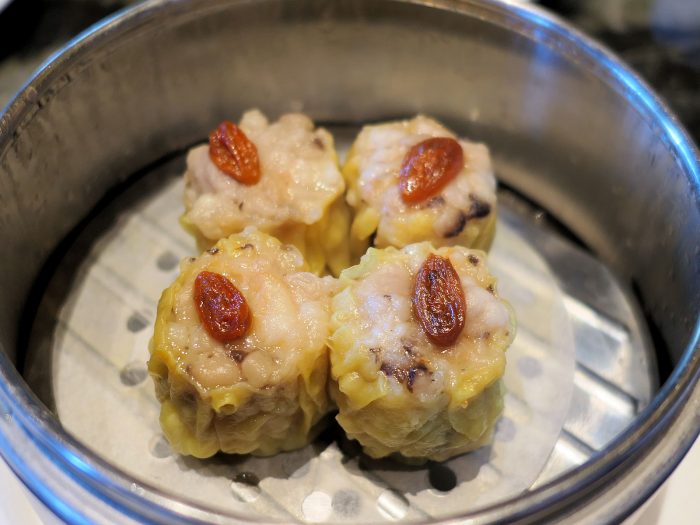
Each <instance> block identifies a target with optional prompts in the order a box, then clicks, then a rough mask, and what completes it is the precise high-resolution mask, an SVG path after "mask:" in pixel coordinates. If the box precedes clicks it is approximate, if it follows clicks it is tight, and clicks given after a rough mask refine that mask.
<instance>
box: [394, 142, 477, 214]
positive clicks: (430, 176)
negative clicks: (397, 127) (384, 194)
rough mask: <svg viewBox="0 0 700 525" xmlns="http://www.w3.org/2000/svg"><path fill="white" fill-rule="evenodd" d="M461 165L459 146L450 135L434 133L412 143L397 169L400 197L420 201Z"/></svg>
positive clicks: (406, 200) (454, 173) (437, 188)
mask: <svg viewBox="0 0 700 525" xmlns="http://www.w3.org/2000/svg"><path fill="white" fill-rule="evenodd" d="M463 167H464V152H463V151H462V146H460V145H459V142H457V141H456V140H455V139H453V138H450V137H434V138H430V139H426V140H424V141H422V142H419V143H418V144H416V145H414V146H413V147H412V148H411V149H410V150H408V153H406V156H405V157H404V159H403V162H402V164H401V171H400V172H399V189H400V191H401V197H402V199H403V201H404V202H405V203H407V204H415V203H418V202H421V201H424V200H426V199H428V198H430V197H432V196H434V195H435V194H436V193H438V192H439V191H440V190H441V189H442V188H444V187H445V186H446V185H447V183H448V182H450V181H451V180H452V179H454V178H455V177H456V176H457V174H458V173H459V172H460V171H461V170H462V168H463Z"/></svg>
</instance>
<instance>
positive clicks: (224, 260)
mask: <svg viewBox="0 0 700 525" xmlns="http://www.w3.org/2000/svg"><path fill="white" fill-rule="evenodd" d="M307 270H308V268H307V266H306V264H305V263H304V261H303V258H302V256H301V254H300V253H299V251H298V250H297V249H296V248H294V247H293V246H291V245H283V244H281V243H280V242H279V241H277V240H276V239H274V238H272V237H270V236H268V235H266V234H263V233H260V232H258V231H256V230H254V229H246V230H245V231H244V232H243V233H241V234H238V235H232V236H231V237H229V238H226V239H222V240H220V241H219V242H218V243H217V244H216V245H215V246H214V247H213V248H211V249H209V250H208V251H206V252H204V253H203V254H202V255H200V256H199V257H197V258H191V259H186V260H184V261H183V262H182V264H181V273H180V276H179V277H178V278H177V280H176V281H175V282H174V283H173V284H172V285H171V286H170V287H169V288H168V289H166V290H165V291H164V292H163V295H162V297H161V299H160V303H159V305H158V315H157V319H156V326H155V333H154V336H153V339H152V341H151V348H150V350H151V359H150V361H149V364H148V366H149V370H150V373H151V375H152V377H153V379H154V381H155V385H156V394H157V397H158V399H159V400H160V402H161V404H162V406H161V418H160V422H161V426H162V428H163V431H164V433H165V435H166V437H167V438H168V440H169V441H170V443H171V445H172V446H173V448H174V449H175V450H177V451H178V452H180V453H182V454H188V455H193V456H196V457H208V456H211V455H213V454H215V453H216V452H218V451H223V452H227V453H236V454H246V453H252V454H256V455H269V454H274V453H276V452H279V451H283V450H291V449H295V448H299V447H302V446H304V445H305V444H306V443H308V441H309V440H310V439H311V438H312V437H313V435H314V433H315V431H316V430H317V428H318V423H319V421H320V420H321V418H322V416H323V415H324V414H325V413H326V412H327V411H328V410H329V401H328V397H327V393H326V382H327V375H328V348H327V346H326V340H327V337H328V334H329V322H330V302H331V297H332V295H333V293H334V292H335V290H336V281H335V280H334V279H333V278H332V277H324V278H321V277H317V276H316V275H314V274H312V273H309V272H308V271H307Z"/></svg>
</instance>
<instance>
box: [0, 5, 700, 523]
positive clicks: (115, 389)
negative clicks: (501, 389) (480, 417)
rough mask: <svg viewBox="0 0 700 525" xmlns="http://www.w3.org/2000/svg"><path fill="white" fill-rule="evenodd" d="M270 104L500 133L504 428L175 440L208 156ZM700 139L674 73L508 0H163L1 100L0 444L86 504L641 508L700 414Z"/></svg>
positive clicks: (336, 511) (375, 513)
mask: <svg viewBox="0 0 700 525" xmlns="http://www.w3.org/2000/svg"><path fill="white" fill-rule="evenodd" d="M250 107H260V108H261V109H263V110H264V111H266V112H267V113H268V114H270V115H272V116H276V115H279V114H281V113H283V112H287V111H304V112H305V113H308V114H309V115H310V116H311V117H312V118H314V119H315V120H316V121H317V122H319V123H321V124H323V125H324V126H326V127H328V128H329V129H330V130H331V131H332V132H333V134H334V136H335V137H336V142H337V146H338V147H339V150H340V151H341V155H342V151H343V150H344V149H345V148H347V146H348V144H349V143H350V141H351V140H352V137H353V136H354V134H355V133H356V132H357V130H358V129H359V127H360V126H362V125H363V124H366V123H368V122H376V121H381V120H387V119H392V118H399V117H406V116H411V115H414V114H416V113H424V114H428V115H431V116H434V117H436V118H438V119H440V120H442V121H444V122H445V123H446V124H447V125H449V126H450V127H452V128H453V129H455V131H457V132H458V133H460V134H461V135H464V136H467V137H469V138H470V139H472V140H478V141H482V142H485V143H486V144H488V145H489V147H490V149H491V153H492V156H493V160H494V164H495V169H496V174H497V176H498V178H499V181H500V184H501V186H500V189H499V199H500V201H499V202H500V204H499V224H498V233H497V235H496V243H495V245H494V248H493V250H492V253H491V255H490V256H489V261H490V262H489V264H490V265H491V266H492V268H493V271H494V272H495V273H496V274H497V276H498V277H499V282H500V289H501V292H502V294H503V295H504V296H505V297H507V298H508V299H509V300H511V302H512V303H513V305H514V307H515V309H516V313H517V314H518V322H519V330H518V336H517V338H516V341H515V343H514V345H513V347H512V348H511V349H510V350H509V353H508V360H509V365H508V372H507V373H506V377H505V384H506V388H507V394H506V398H505V406H506V408H505V412H504V416H503V418H502V419H501V420H500V421H499V424H498V426H497V429H496V434H495V438H494V443H493V445H492V446H490V447H487V448H485V449H482V450H480V451H478V452H476V453H473V454H468V455H465V456H463V457H460V458H455V459H453V460H450V461H448V462H445V463H428V464H426V465H419V466H405V465H399V464H397V463H394V462H391V461H373V460H370V459H369V458H367V457H365V456H363V455H362V454H361V452H360V451H359V450H358V447H357V446H356V444H354V443H353V442H348V441H347V439H345V438H344V437H343V435H342V433H341V432H339V431H338V429H337V428H336V427H335V426H334V425H332V424H331V425H330V427H329V430H328V431H327V432H325V433H324V434H322V435H321V437H320V438H319V439H318V440H317V441H316V442H314V443H313V444H312V445H310V446H308V447H306V448H305V449H302V450H301V451H297V452H292V453H286V454H280V455H278V456H275V457H273V458H249V457H243V458H234V457H215V458H212V459H210V460H206V461H195V460H192V459H187V458H181V457H178V456H177V455H175V454H173V453H172V451H171V450H170V448H169V446H168V444H167V442H165V441H164V440H163V438H162V437H161V435H160V432H159V429H158V423H157V403H156V402H155V399H154V396H153V392H152V385H151V384H150V381H149V380H148V378H147V374H146V371H145V360H146V359H147V344H148V338H149V335H150V334H149V331H150V330H151V328H152V323H153V320H154V316H155V304H156V301H157V299H158V295H159V293H160V290H161V289H162V288H163V287H164V286H166V285H167V284H168V283H169V282H170V281H171V280H172V279H173V278H174V276H175V275H176V274H177V263H178V260H179V258H180V257H184V256H189V255H192V254H193V253H194V243H193V241H192V240H191V239H190V238H189V237H188V236H187V235H186V234H185V233H184V232H182V231H181V230H180V229H179V226H178V224H177V219H178V216H179V214H180V213H181V211H182V208H181V202H180V193H181V191H182V186H181V184H182V182H181V178H180V175H181V173H182V170H183V165H184V164H183V163H184V160H183V159H184V152H185V151H186V150H187V148H188V147H190V146H192V145H194V144H196V143H198V142H201V141H203V140H204V139H205V138H206V135H207V132H208V131H209V130H210V128H211V127H212V125H214V124H216V123H217V122H218V121H219V120H221V119H222V118H237V117H238V116H239V115H240V114H241V112H242V111H244V110H245V109H247V108H250ZM699 178H700V159H699V157H698V151H697V150H696V149H695V147H694V146H693V145H692V143H691V141H690V139H689V138H688V136H687V135H686V133H685V132H684V131H683V130H682V128H681V127H680V126H679V124H678V122H677V121H676V119H675V118H674V117H673V115H671V114H670V113H669V111H668V110H667V109H666V107H665V106H664V104H663V103H662V102H661V101H659V100H658V99H657V98H656V97H655V95H654V94H653V93H651V92H650V90H649V88H648V87H647V86H646V85H645V84H644V83H643V82H642V81H641V80H639V79H638V78H637V77H636V76H635V75H634V74H633V73H631V72H630V71H629V70H628V69H626V68H625V67H624V66H623V65H622V64H621V63H620V62H619V61H618V60H617V59H616V58H615V57H614V56H612V55H611V54H610V53H609V52H607V51H606V50H605V49H603V48H601V47H600V46H599V45H597V44H596V43H594V42H592V41H590V40H589V39H587V38H586V37H584V36H583V35H581V34H580V33H578V32H577V31H575V30H574V29H572V28H570V27H569V26H567V25H566V24H565V23H563V22H561V21H559V20H557V19H555V18H554V17H552V16H551V15H549V14H547V13H545V12H543V11H541V10H540V9H538V8H536V7H531V6H525V5H521V4H518V3H514V2H508V1H502V2H499V1H495V0H480V1H477V0H466V1H449V0H433V1H430V2H428V1H422V0H412V1H401V0H336V1H333V2H330V1H321V0H299V1H294V2H292V1H284V0H259V1H256V2H253V1H247V0H198V1H195V0H192V1H184V0H181V1H175V0H173V1H164V0H162V1H150V2H146V3H144V4H142V5H138V6H136V7H134V8H131V9H129V10H126V11H124V12H122V13H120V14H118V15H117V16H115V17H113V18H110V19H108V20H106V21H104V22H102V23H101V24H98V25H97V26H95V27H93V28H92V29H90V30H89V31H87V32H86V33H84V34H83V35H81V36H80V37H78V38H77V39H76V40H74V41H73V42H72V43H71V44H70V45H69V46H67V47H66V48H65V49H64V50H63V51H61V52H60V53H59V54H58V55H56V56H55V57H54V58H53V59H52V60H51V61H50V62H48V63H47V64H46V65H45V66H44V67H43V68H42V69H41V70H40V71H39V72H38V73H37V74H36V76H35V77H34V78H33V79H31V80H30V81H29V83H28V84H27V85H26V86H25V88H24V89H23V90H22V92H21V93H20V94H19V95H18V96H17V97H16V98H15V100H14V101H13V102H12V103H11V104H10V105H9V107H8V108H7V109H6V111H5V113H4V114H3V115H2V117H0V239H1V240H2V246H3V248H4V252H3V253H4V256H3V260H2V266H1V269H2V271H0V289H2V290H3V294H2V298H1V299H0V347H1V348H2V352H0V453H2V455H3V457H4V458H5V460H6V461H7V462H8V463H9V465H10V466H11V468H12V469H13V470H14V472H15V473H16V474H17V475H18V476H19V477H20V478H21V479H22V480H23V482H24V483H25V484H26V485H27V486H28V487H29V489H30V490H31V491H32V492H33V493H34V494H35V495H36V496H38V498H39V499H40V500H41V501H42V502H43V503H44V504H46V505H47V506H48V507H49V508H50V509H51V510H52V511H53V512H55V513H56V514H57V515H58V516H59V517H61V518H62V519H64V520H66V521H68V522H75V523H84V522H105V523H121V522H123V523H130V522H163V523H182V522H192V521H194V522H214V523H224V522H280V521H283V522H289V521H324V522H353V523H355V522H365V523H369V522H386V521H396V520H406V521H412V522H424V523H428V522H430V523H432V522H441V523H456V522H462V521H464V520H466V519H469V520H470V522H472V523H494V522H499V523H501V522H519V523H530V522H532V523H540V522H543V521H566V520H571V521H576V522H577V523H599V522H606V521H618V520H620V519H622V518H624V517H625V516H627V515H629V514H630V513H631V512H632V511H633V510H634V509H635V508H636V507H637V506H639V505H640V503H641V502H643V501H644V500H645V499H646V498H648V497H649V496H650V495H651V494H652V493H653V491H654V490H655V489H656V488H657V487H658V486H659V485H660V484H661V483H662V482H663V480H664V479H665V478H666V477H667V476H668V474H669V473H670V472H671V471H672V470H673V468H674V467H675V466H676V465H677V463H678V462H679V461H680V460H681V458H682V457H683V455H684V454H685V452H686V451H687V449H688V448H689V447H690V445H691V443H692V442H693V441H694V439H695V437H696V436H697V434H698V431H699V429H700V387H698V379H699V377H700V350H698V348H697V343H698V313H699V311H700V205H699V203H700V201H699V198H698V189H699V184H698V180H699Z"/></svg>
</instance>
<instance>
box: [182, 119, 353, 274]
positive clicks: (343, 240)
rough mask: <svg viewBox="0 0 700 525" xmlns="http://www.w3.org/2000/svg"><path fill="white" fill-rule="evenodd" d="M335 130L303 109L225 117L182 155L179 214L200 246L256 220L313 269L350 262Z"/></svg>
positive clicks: (333, 268)
mask: <svg viewBox="0 0 700 525" xmlns="http://www.w3.org/2000/svg"><path fill="white" fill-rule="evenodd" d="M344 190H345V183H344V181H343V178H342V176H341V174H340V171H339V169H338V159H337V155H336V152H335V148H334V144H333V137H332V135H331V134H330V133H328V131H326V130H325V129H323V128H315V127H314V123H313V122H312V121H311V119H309V118H308V117H307V116H305V115H302V114H287V115H283V116H282V117H280V118H279V120H277V121H276V122H272V123H270V122H269V121H268V119H267V118H266V117H265V116H264V115H263V114H262V113H261V112H260V111H258V110H251V111H248V112H246V113H245V114H244V115H243V118H242V119H241V121H240V124H239V125H238V126H236V125H235V124H233V123H231V122H223V123H222V124H220V125H219V127H218V128H217V129H216V130H214V131H213V132H212V133H211V135H210V140H209V144H204V145H201V146H197V147H195V148H193V149H192V150H190V152H189V153H188V155H187V171H186V172H185V207H186V212H185V214H184V216H183V219H182V222H183V224H184V225H185V227H186V228H187V229H188V230H189V231H191V232H193V233H194V234H195V235H196V236H197V238H198V240H199V244H200V247H201V248H202V249H204V248H206V247H208V246H210V245H212V244H213V243H214V242H216V241H217V240H219V239H221V238H224V237H227V236H229V235H231V234H233V233H238V232H240V231H242V230H243V229H244V228H245V227H246V226H255V227H257V228H258V229H259V230H261V231H264V232H267V233H270V234H271V235H274V236H275V237H277V238H278V239H280V240H281V241H282V242H284V243H290V244H294V245H295V246H296V247H297V248H298V249H299V250H300V251H301V252H302V254H303V255H304V256H305V257H306V259H307V261H308V263H309V265H310V267H311V270H312V271H314V272H316V273H319V272H321V271H322V270H323V269H324V268H328V269H330V270H331V271H333V272H335V273H339V272H340V270H341V269H342V268H343V267H345V266H347V264H348V253H347V230H348V227H349V220H350V219H349V211H348V210H347V208H346V205H345V203H344V200H343V192H344Z"/></svg>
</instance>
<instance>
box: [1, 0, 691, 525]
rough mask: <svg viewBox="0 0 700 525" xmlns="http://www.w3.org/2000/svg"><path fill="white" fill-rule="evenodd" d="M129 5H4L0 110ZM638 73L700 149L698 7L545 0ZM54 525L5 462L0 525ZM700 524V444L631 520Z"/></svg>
mask: <svg viewBox="0 0 700 525" xmlns="http://www.w3.org/2000/svg"><path fill="white" fill-rule="evenodd" d="M129 3H131V2H128V1H124V0H62V1H60V0H15V1H14V2H9V4H8V0H0V108H2V107H4V106H5V105H6V104H7V103H8V102H9V101H10V100H11V98H12V96H13V95H14V93H16V92H17V90H18V89H19V88H20V87H21V86H22V84H23V83H24V82H25V81H26V79H27V78H28V77H29V76H30V75H31V73H32V72H33V71H34V70H35V69H36V68H37V67H39V66H40V65H41V64H42V62H44V61H45V60H46V59H47V58H48V57H49V56H50V55H51V54H52V53H53V52H55V51H56V50H58V49H60V48H61V46H63V45H64V44H65V43H66V42H67V41H68V40H70V39H71V38H72V37H73V36H75V35H76V34H78V33H79V32H80V31H82V30H83V29H85V28H87V27H89V26H90V25H91V24H92V23H94V22H96V21H97V20H99V19H101V18H103V17H105V16H107V15H109V14H111V13H114V12H115V11H117V10H119V9H121V8H123V7H125V6H127V5H128V4H129ZM538 3H540V4H541V5H543V6H544V7H546V8H548V9H550V10H552V11H553V12H555V13H556V14H558V15H559V16H560V17H562V18H564V19H566V20H568V21H570V22H572V23H573V24H574V25H576V26H577V27H579V28H580V29H581V30H583V31H584V32H586V33H588V34H589V35H592V36H593V37H595V38H597V39H598V40H600V41H602V42H603V43H605V44H606V45H607V46H608V47H610V48H611V49H612V50H613V51H615V52H616V53H617V54H618V55H619V56H620V57H622V59H623V60H625V61H626V62H627V63H628V64H629V65H630V66H631V67H632V68H633V69H634V70H636V71H637V72H638V73H639V74H640V75H641V76H642V77H643V78H644V79H645V80H646V81H647V82H648V83H649V84H650V85H651V86H652V87H653V88H654V89H655V90H656V92H657V93H658V94H660V95H661V96H662V98H663V99H664V100H665V101H666V102H667V103H668V105H669V106H670V107H671V109H672V110H673V111H674V112H675V113H676V114H677V116H678V117H679V119H680V120H681V122H682V123H683V125H684V126H685V127H686V129H687V130H688V131H689V133H690V134H691V136H693V138H694V140H695V141H696V143H700V0H588V1H579V0H541V1H540V2H538ZM17 523H22V524H26V525H34V524H43V525H46V524H49V523H57V520H56V519H55V518H54V517H52V515H51V514H50V513H49V512H48V511H47V509H46V508H44V507H43V506H42V505H41V504H39V503H38V501H37V500H36V499H35V498H34V497H33V496H32V495H31V494H30V493H29V491H27V489H26V488H25V487H24V486H23V485H22V484H21V483H19V482H18V481H17V479H16V478H15V477H14V475H13V474H12V472H11V471H10V469H9V467H8V466H7V464H6V463H5V462H4V461H2V460H1V459H0V525H5V524H13V525H14V524H17ZM627 523H629V524H632V523H634V524H638V525H655V524H660V525H671V524H672V525H695V524H697V523H700V442H697V443H696V444H695V445H694V447H693V448H692V449H691V451H690V452H689V454H688V455H687V456H686V458H685V459H684V461H683V462H682V463H681V465H680V466H679V468H678V469H677V470H676V471H675V472H674V473H673V475H672V476H671V478H670V479H669V480H668V481H667V482H666V483H665V484H664V485H663V487H662V488H661V489H660V490H659V491H658V492H657V493H656V495H655V496H654V497H653V498H651V499H650V500H649V501H648V502H647V503H646V504H645V505H644V506H643V507H642V508H641V509H639V511H638V512H637V513H635V514H634V515H633V516H632V517H631V518H630V519H629V520H628V521H627Z"/></svg>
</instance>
